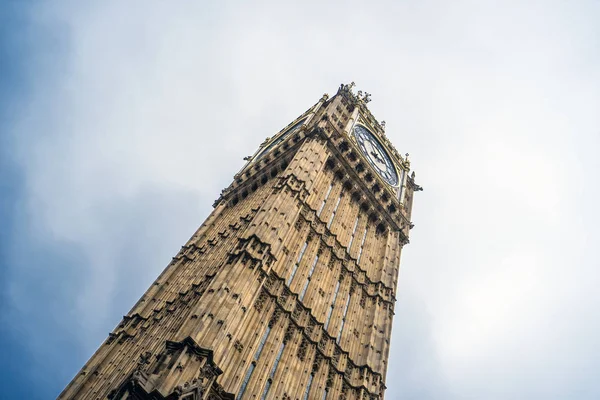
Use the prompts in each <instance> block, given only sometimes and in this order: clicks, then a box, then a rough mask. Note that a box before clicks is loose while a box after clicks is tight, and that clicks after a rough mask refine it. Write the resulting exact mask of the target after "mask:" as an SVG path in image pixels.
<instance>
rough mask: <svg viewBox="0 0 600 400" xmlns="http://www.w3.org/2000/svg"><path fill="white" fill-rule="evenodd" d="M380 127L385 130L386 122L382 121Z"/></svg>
mask: <svg viewBox="0 0 600 400" xmlns="http://www.w3.org/2000/svg"><path fill="white" fill-rule="evenodd" d="M379 125H381V127H382V128H383V130H385V121H381V122H380V123H379Z"/></svg>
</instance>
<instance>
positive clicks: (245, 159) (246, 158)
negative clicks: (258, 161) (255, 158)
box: [244, 156, 252, 161]
mask: <svg viewBox="0 0 600 400" xmlns="http://www.w3.org/2000/svg"><path fill="white" fill-rule="evenodd" d="M251 159H252V156H246V157H244V161H250V160H251Z"/></svg>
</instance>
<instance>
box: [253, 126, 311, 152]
mask: <svg viewBox="0 0 600 400" xmlns="http://www.w3.org/2000/svg"><path fill="white" fill-rule="evenodd" d="M304 121H306V118H304V119H301V120H300V121H298V122H297V123H296V124H294V126H292V127H291V128H290V129H288V130H287V131H285V133H283V134H281V135H279V137H278V138H277V139H275V140H273V141H272V142H271V143H270V144H269V145H268V146H267V147H266V148H265V149H264V150H263V151H261V152H260V154H259V155H258V156H256V160H258V159H259V158H261V157H262V156H264V155H265V154H267V153H268V152H269V151H271V149H272V148H273V147H275V146H277V145H278V144H279V143H281V142H282V141H283V139H285V138H286V137H288V135H290V134H292V133H294V132H296V131H297V130H298V129H300V127H301V126H302V124H303V123H304Z"/></svg>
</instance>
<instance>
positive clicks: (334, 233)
mask: <svg viewBox="0 0 600 400" xmlns="http://www.w3.org/2000/svg"><path fill="white" fill-rule="evenodd" d="M353 86H354V84H349V85H341V86H340V88H339V90H338V91H337V93H336V95H335V96H333V97H331V98H330V97H329V96H327V95H324V96H323V97H322V98H321V99H320V100H319V101H318V102H317V103H316V104H315V105H314V106H312V107H310V108H309V109H308V110H307V111H306V112H304V113H303V114H302V115H300V116H299V117H298V118H297V119H296V120H294V121H292V123H290V124H289V125H288V126H287V127H286V128H284V129H283V130H282V131H281V132H279V133H278V134H276V135H275V136H273V137H272V138H270V139H269V138H268V139H267V140H265V142H264V143H263V144H262V145H261V146H260V148H259V149H258V150H257V151H256V153H255V154H254V155H253V156H252V157H247V158H246V161H247V163H246V165H245V166H244V168H243V169H242V170H241V171H240V172H239V173H238V174H236V175H235V177H234V181H233V183H231V185H230V186H229V187H228V188H226V189H225V190H223V192H222V193H221V195H220V197H219V198H218V199H217V200H216V201H215V203H214V210H213V211H212V213H211V214H210V215H209V217H208V218H207V219H206V221H205V222H204V223H203V224H202V225H201V226H200V228H198V230H197V231H196V232H195V233H194V235H193V236H192V237H191V239H190V240H189V241H188V242H187V243H186V244H185V245H184V246H183V247H182V248H181V250H180V251H179V253H178V254H177V255H176V256H175V257H174V258H173V260H172V261H171V263H170V264H169V265H168V266H167V268H166V269H165V270H164V271H163V272H162V273H161V275H160V276H159V277H158V278H157V279H156V281H155V282H154V284H153V285H152V286H151V287H150V288H149V289H148V290H147V291H146V293H145V294H144V295H143V296H142V298H141V299H140V300H139V301H138V302H137V304H135V306H134V307H133V308H132V309H131V311H130V312H129V313H128V314H127V315H126V316H125V317H124V318H123V320H122V322H121V323H120V324H119V325H118V326H117V327H116V328H115V329H114V331H113V332H111V333H110V334H109V336H108V338H107V339H106V341H105V342H104V343H103V344H102V345H101V346H100V348H99V349H98V350H97V351H96V353H95V354H94V355H93V356H92V357H91V358H90V360H89V361H88V362H87V363H86V364H85V366H84V367H83V368H82V369H81V371H80V372H79V373H78V374H77V375H76V376H75V378H74V379H73V380H72V381H71V383H70V384H69V385H68V386H67V387H66V388H65V390H64V391H63V392H62V393H61V394H60V396H59V399H106V398H108V399H114V400H124V399H154V400H159V399H173V400H174V399H181V400H183V399H185V400H200V399H236V400H238V399H239V400H241V399H298V400H305V399H320V400H321V399H355V400H359V399H361V400H362V399H382V398H383V396H384V391H385V388H386V386H385V375H386V370H387V364H388V354H389V346H390V335H391V329H392V317H393V315H394V303H395V295H396V293H395V290H396V282H397V279H398V269H399V264H400V253H401V251H402V247H403V246H404V245H405V244H407V243H408V235H409V230H410V228H411V227H412V224H411V222H410V215H411V208H412V201H413V193H414V192H415V191H418V190H421V188H420V187H419V186H418V185H417V184H416V183H415V182H414V173H412V174H409V173H410V164H409V161H408V159H407V157H402V156H401V155H400V154H399V153H398V152H397V151H396V150H395V149H394V147H393V146H392V144H391V143H390V142H389V140H388V139H387V138H386V136H385V132H384V129H385V123H384V122H381V123H380V122H378V121H377V120H376V119H375V118H374V117H373V116H372V115H371V113H370V112H369V110H368V108H367V103H368V102H369V95H368V94H366V93H362V92H360V91H359V92H357V93H356V94H355V93H354V91H353Z"/></svg>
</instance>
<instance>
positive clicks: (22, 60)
mask: <svg viewBox="0 0 600 400" xmlns="http://www.w3.org/2000/svg"><path fill="white" fill-rule="evenodd" d="M22 7H23V8H22V9H19V10H20V11H19V12H18V15H19V18H20V20H23V21H24V23H23V24H22V27H21V28H20V29H21V32H22V35H19V37H20V38H25V39H20V40H21V41H22V42H24V43H25V44H26V46H25V47H24V49H25V50H20V51H18V52H17V51H13V53H10V54H15V58H14V59H13V60H12V62H13V63H14V65H13V69H12V70H13V71H17V70H18V71H19V73H18V74H16V73H15V74H13V75H14V76H17V75H18V78H19V80H18V82H20V83H21V86H18V87H17V86H16V85H15V84H10V85H9V84H7V83H6V82H5V81H2V80H1V79H0V81H2V86H1V87H8V88H11V90H10V91H9V92H7V93H9V94H10V98H9V97H8V96H9V94H5V95H4V96H5V97H2V101H1V102H0V104H3V105H4V104H9V105H10V113H8V112H7V113H6V115H7V116H9V118H6V119H5V122H4V123H3V125H2V128H3V130H4V131H5V135H4V138H3V141H2V144H3V150H2V156H3V161H4V162H3V163H2V166H3V167H4V165H7V169H5V171H9V172H4V173H3V174H2V175H3V177H4V176H9V175H10V176H11V177H12V180H11V182H13V183H12V184H10V185H8V184H7V185H4V186H3V190H4V191H5V195H4V194H3V197H4V198H5V199H8V200H6V204H8V206H6V207H5V208H4V207H3V209H5V210H7V211H6V212H5V213H4V214H5V215H7V218H8V216H10V218H8V219H7V221H9V223H7V225H6V226H7V229H10V233H9V234H5V235H3V236H2V237H1V238H2V239H1V240H2V242H3V243H2V247H1V248H2V249H3V251H2V253H1V254H2V257H3V258H4V262H3V264H4V268H3V269H4V271H3V273H2V277H3V283H2V287H3V290H4V292H5V294H4V295H3V303H5V305H6V307H5V308H4V310H3V316H2V321H3V322H4V323H5V324H8V325H9V327H8V328H4V333H2V336H3V337H5V338H8V339H7V341H8V340H9V341H10V343H14V346H13V347H14V349H17V348H18V349H21V350H23V353H24V354H26V355H27V356H26V361H23V365H24V366H25V367H24V368H25V371H22V372H11V373H12V374H14V376H15V377H17V378H18V379H17V378H15V380H14V382H20V381H22V380H24V379H25V378H26V377H27V376H45V377H46V378H45V379H46V381H47V383H48V385H47V386H46V387H45V389H39V390H37V389H33V388H30V389H29V390H31V393H29V397H30V398H44V397H48V396H52V395H55V394H56V393H57V392H58V391H59V390H61V388H62V387H63V386H64V385H65V384H66V383H67V382H68V380H69V379H71V377H72V376H73V374H74V373H75V372H76V371H77V369H78V368H79V367H80V366H81V365H82V364H83V363H84V362H85V360H86V359H87V358H88V357H89V355H90V354H91V353H92V352H93V350H94V349H95V348H96V347H97V345H98V343H99V342H100V341H101V340H102V339H103V338H104V337H105V336H106V333H107V332H108V331H110V330H111V329H112V328H113V326H114V325H115V324H116V323H117V321H118V319H119V317H120V315H122V314H124V313H126V312H127V311H128V309H129V307H130V306H131V305H132V304H133V303H134V301H135V300H136V299H137V298H138V297H139V295H140V294H141V293H142V292H143V290H144V289H145V288H146V287H147V286H148V284H149V283H150V282H151V281H152V280H153V279H154V278H155V277H156V276H157V274H158V273H159V271H160V270H162V268H164V266H165V265H166V264H167V263H168V260H169V258H170V256H172V255H173V254H174V253H175V252H176V251H177V249H178V248H179V246H180V245H181V244H182V243H183V242H184V241H185V240H186V239H187V238H188V237H189V236H190V235H191V233H192V232H193V230H194V229H195V228H196V227H197V226H199V225H200V224H201V222H202V220H203V219H204V218H205V216H206V215H208V213H209V212H210V205H211V204H212V200H214V198H216V197H217V196H218V193H219V191H220V190H221V189H222V188H223V187H225V186H227V185H228V184H229V182H230V180H231V177H232V176H233V174H235V173H236V172H237V170H238V169H239V168H240V167H241V166H242V161H241V159H242V157H243V156H246V155H248V154H250V153H252V152H253V151H254V150H255V149H256V147H257V146H258V144H259V143H261V142H262V140H263V139H264V138H265V137H266V136H272V134H273V133H274V132H276V131H278V130H279V129H280V128H281V127H283V126H285V125H286V124H287V123H289V122H290V121H291V120H292V119H293V118H295V117H296V116H297V115H298V114H300V113H301V112H303V111H304V110H305V109H307V108H308V107H309V106H310V105H312V104H313V103H314V102H316V101H317V100H318V98H319V97H320V96H321V94H322V93H323V92H329V93H330V94H332V93H333V91H334V90H335V89H336V88H337V85H339V83H341V82H347V81H351V80H354V81H356V82H357V83H358V85H359V86H360V88H361V89H364V90H367V91H369V92H370V93H373V99H374V101H373V102H372V103H371V104H370V105H372V107H371V109H372V110H373V112H374V114H375V115H376V117H378V118H379V119H385V120H386V121H387V126H388V128H387V131H388V136H389V137H390V139H391V140H392V141H393V142H394V143H395V145H396V147H397V148H398V149H399V150H400V151H401V152H402V153H405V152H409V153H411V160H412V165H413V166H414V168H415V170H416V173H417V180H418V181H419V183H421V184H422V185H423V186H424V187H425V191H424V192H422V193H419V194H418V196H417V197H416V202H415V210H414V214H413V217H414V218H413V219H414V222H415V224H416V227H415V229H414V230H413V232H412V237H411V244H410V245H409V246H408V247H407V248H406V249H405V251H404V255H403V262H402V266H401V269H402V273H401V276H400V281H399V286H398V299H399V300H398V304H397V310H396V311H397V312H396V319H395V321H394V323H395V328H394V336H393V339H392V349H391V354H390V357H391V359H390V368H389V371H390V376H389V378H388V382H387V385H388V388H389V389H388V398H407V399H411V398H414V399H428V398H431V399H452V398H456V399H506V398H511V399H519V398H523V399H525V398H527V399H532V398H544V399H550V398H556V399H563V398H578V399H585V398H595V397H598V394H599V393H600V385H598V384H597V383H596V381H595V377H594V376H593V375H594V373H593V371H595V370H597V368H598V366H599V365H598V362H597V361H596V357H593V354H597V352H598V350H600V349H599V348H598V347H599V343H598V340H597V337H598V336H599V335H598V333H599V332H598V331H599V330H600V321H599V320H598V317H596V315H597V312H596V310H597V309H598V305H599V304H598V303H599V302H600V296H599V295H598V294H597V293H596V292H597V290H596V288H597V287H598V283H600V282H598V281H599V280H600V276H599V275H600V274H598V272H597V259H598V256H597V251H596V250H595V243H596V241H597V239H598V228H597V227H598V224H597V222H598V212H597V210H596V208H597V206H596V203H597V199H598V188H597V185H595V182H597V180H598V170H599V165H598V161H597V155H596V149H597V148H598V147H599V146H598V145H599V144H600V143H599V142H600V137H599V136H598V126H599V121H598V113H597V109H598V106H599V105H600V98H599V97H600V96H599V95H598V93H600V91H599V89H600V87H599V86H600V79H599V75H598V74H599V73H598V71H600V68H598V67H599V55H598V51H597V48H598V37H600V35H599V32H598V27H597V26H596V25H597V24H596V21H597V19H598V14H599V12H600V9H599V7H598V5H597V4H595V3H594V2H579V3H577V4H567V3H564V2H558V1H556V2H554V1H550V2H535V1H533V2H526V3H523V2H508V3H503V4H502V5H501V6H500V5H498V4H496V3H494V2H485V1H483V2H468V1H462V2H453V3H447V2H438V1H426V2H412V1H407V2H377V3H376V4H372V3H365V2H358V1H351V2H343V3H342V2H327V3H317V2H310V1H309V2H303V3H298V4H295V5H290V4H288V3H281V2H268V1H263V2H258V3H253V4H233V3H219V4H214V5H209V4H205V3H179V4H173V3H164V2H153V1H150V2H148V1H146V2H135V1H134V2H127V3H123V2H117V1H103V2H92V3H89V2H88V3H75V2H68V1H62V2H53V3H52V4H50V3H41V2H40V3H38V2H33V3H28V4H27V5H24V6H22ZM16 37H17V35H12V36H11V39H10V40H12V41H15V43H16V40H17V39H15V38H16ZM22 42H21V43H22ZM11 43H12V42H11ZM7 48H13V49H14V48H15V47H14V44H13V47H7ZM15 66H19V68H17V67H15ZM13 75H10V76H13ZM6 76H8V75H6ZM14 79H16V78H14ZM15 82H16V81H15ZM9 167H10V168H9ZM4 174H6V175H4ZM17 182H18V183H17ZM4 214H2V215H4ZM40 332H45V334H44V335H40ZM14 351H15V354H16V350H14ZM11 354H13V353H11ZM15 357H16V356H15ZM56 360H61V361H60V362H57V361H56ZM40 387H41V386H40Z"/></svg>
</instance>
